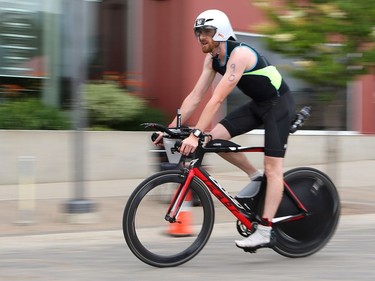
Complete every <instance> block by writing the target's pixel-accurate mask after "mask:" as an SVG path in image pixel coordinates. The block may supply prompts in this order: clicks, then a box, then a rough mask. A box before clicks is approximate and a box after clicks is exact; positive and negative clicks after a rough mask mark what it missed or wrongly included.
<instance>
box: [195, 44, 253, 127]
mask: <svg viewBox="0 0 375 281" xmlns="http://www.w3.org/2000/svg"><path fill="white" fill-rule="evenodd" d="M250 55H251V54H250ZM250 58H251V59H250V60H249V50H248V49H246V48H238V49H236V50H235V52H234V53H233V54H232V56H231V57H230V59H229V61H228V64H227V70H226V72H225V75H224V76H223V78H222V79H221V80H220V82H219V84H218V85H217V87H216V88H215V91H214V93H213V95H212V97H211V99H210V100H209V101H208V103H207V104H206V107H205V108H204V110H203V112H202V114H201V116H200V118H199V121H198V123H197V125H196V128H198V129H200V130H201V131H204V130H205V129H207V128H208V127H209V126H210V124H211V122H212V119H213V117H214V115H215V114H216V113H217V111H218V110H219V108H220V106H221V104H222V103H223V102H224V101H225V99H226V98H227V97H228V95H229V94H230V93H231V92H232V90H233V89H234V87H235V86H236V85H237V83H238V81H239V80H240V79H241V77H242V74H243V72H244V71H245V69H247V68H249V64H250V65H252V64H253V62H252V59H254V60H255V57H254V58H253V57H252V56H250Z"/></svg>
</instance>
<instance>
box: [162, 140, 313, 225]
mask: <svg viewBox="0 0 375 281" xmlns="http://www.w3.org/2000/svg"><path fill="white" fill-rule="evenodd" d="M229 143H231V142H229ZM233 144H234V143H233ZM207 152H264V148H263V147H241V146H238V145H236V144H234V146H225V147H208V148H207V147H201V146H199V147H198V148H197V151H196V152H195V156H196V157H195V158H194V159H193V160H191V162H190V165H189V168H185V170H184V172H185V178H186V180H185V181H184V182H183V183H182V184H181V185H180V187H179V188H178V189H177V192H176V194H175V196H174V197H173V199H172V201H171V204H170V206H169V209H168V211H167V214H166V216H165V219H166V220H167V221H169V222H171V223H172V222H176V221H177V220H176V218H177V217H178V213H179V211H180V208H181V205H182V202H183V201H184V199H185V197H186V196H187V194H188V192H189V185H190V183H191V181H192V180H193V178H194V177H197V178H198V179H200V180H201V181H202V182H203V183H204V184H205V185H206V186H207V188H208V189H209V191H210V192H211V193H212V194H213V195H214V196H215V197H216V198H217V199H218V200H219V201H220V202H221V203H222V204H223V205H224V206H225V207H226V208H227V209H228V210H229V211H230V212H231V213H232V214H233V215H234V216H235V217H236V218H237V219H238V220H239V221H240V222H241V223H242V224H243V225H245V226H246V227H247V229H252V223H253V222H252V221H251V220H250V215H252V214H250V213H249V212H248V211H247V210H245V208H244V207H243V206H242V205H241V204H240V203H239V202H238V201H237V200H236V199H235V198H233V197H232V196H231V195H230V194H229V193H228V192H227V191H226V190H225V189H224V188H223V187H222V186H221V185H220V184H219V182H218V181H217V180H215V179H214V178H213V177H212V176H211V175H210V174H209V173H208V172H207V171H206V170H205V169H204V167H203V166H202V165H201V164H202V160H203V156H204V154H205V153H207ZM284 191H285V192H286V194H288V196H289V197H290V199H291V200H292V202H293V203H294V204H295V205H296V207H297V208H298V210H300V212H299V213H298V214H295V215H288V216H285V217H280V218H275V219H274V220H273V222H274V223H281V222H285V221H291V220H298V219H302V218H304V217H306V216H307V215H308V210H307V209H306V208H305V206H304V205H303V204H302V202H301V201H300V200H299V199H298V197H297V196H296V194H295V193H294V192H293V191H292V189H291V188H290V187H289V186H288V184H287V183H286V182H285V181H284ZM253 215H254V214H253Z"/></svg>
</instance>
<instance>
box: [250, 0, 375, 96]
mask: <svg viewBox="0 0 375 281" xmlns="http://www.w3.org/2000/svg"><path fill="white" fill-rule="evenodd" d="M252 3H254V1H252ZM255 3H256V4H257V5H259V6H261V7H262V8H264V10H265V11H266V12H267V14H268V15H269V17H270V19H271V24H269V25H267V26H263V27H262V28H260V30H258V31H260V32H262V33H265V34H267V35H269V37H268V38H267V41H268V44H269V47H270V48H271V49H272V50H274V51H277V52H280V53H283V54H285V55H287V56H292V57H295V58H297V60H296V62H295V63H294V66H295V67H294V68H293V69H291V72H292V73H293V74H294V75H295V76H296V77H299V78H301V79H303V80H305V81H308V82H310V83H312V84H314V85H317V86H318V87H320V88H321V89H325V88H327V89H344V88H345V87H346V85H347V82H348V81H351V80H353V79H354V78H355V77H356V76H357V75H359V74H363V73H366V72H367V71H368V70H369V69H370V67H371V66H374V65H375V20H374V19H375V5H374V0H310V1H309V0H284V1H272V0H257V1H255ZM330 92H332V91H330ZM325 99H332V97H330V96H329V95H328V96H327V95H325Z"/></svg>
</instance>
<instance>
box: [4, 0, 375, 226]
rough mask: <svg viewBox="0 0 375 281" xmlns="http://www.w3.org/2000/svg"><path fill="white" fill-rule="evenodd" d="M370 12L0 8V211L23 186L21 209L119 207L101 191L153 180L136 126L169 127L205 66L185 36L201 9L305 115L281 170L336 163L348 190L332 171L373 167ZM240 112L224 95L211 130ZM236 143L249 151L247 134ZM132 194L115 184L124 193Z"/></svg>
mask: <svg viewBox="0 0 375 281" xmlns="http://www.w3.org/2000/svg"><path fill="white" fill-rule="evenodd" d="M374 7H375V6H374V5H373V0H361V1H355V0H346V1H338V0H300V1H297V0H296V1H282V0H278V1H271V0H270V1H261V0H235V1H227V0H205V1H200V0H52V1H51V0H0V129H1V131H0V139H1V141H0V155H1V160H0V165H1V169H0V194H3V195H2V196H1V195H0V197H2V198H3V200H4V201H2V202H3V204H5V203H4V202H5V199H9V200H20V199H22V198H23V197H22V196H23V195H22V196H21V197H20V195H19V189H18V188H17V186H18V187H19V186H20V185H22V184H25V183H26V184H36V187H35V188H34V189H33V190H34V191H35V192H34V193H31V194H27V195H25V196H26V197H27V196H28V197H27V198H39V199H50V198H53V199H61V198H63V199H62V200H67V199H69V198H74V197H77V198H81V199H82V198H85V197H90V198H92V197H100V196H101V195H103V196H108V197H110V196H116V195H121V196H122V195H124V194H123V193H121V192H122V191H120V189H118V187H117V186H118V182H117V183H114V182H113V181H119V180H133V179H141V178H144V177H146V176H148V175H149V174H150V173H151V172H152V171H154V170H157V161H158V160H157V153H154V154H152V153H149V149H150V141H149V135H150V133H149V132H142V128H141V127H140V126H139V124H140V123H142V122H161V123H164V124H168V122H170V120H171V119H172V118H173V117H174V115H175V114H176V110H177V107H178V106H179V105H180V104H181V102H182V100H183V99H184V97H185V96H186V95H187V94H188V93H189V92H190V90H191V89H192V87H193V86H194V84H195V82H196V80H197V79H198V77H199V75H200V71H201V67H202V61H203V58H204V55H203V54H202V53H201V51H200V47H199V44H198V43H196V39H195V37H194V34H193V23H194V20H195V18H196V16H197V15H198V14H199V13H200V12H202V11H203V10H206V9H211V8H216V9H220V10H223V11H224V12H226V14H227V15H228V17H229V18H230V20H231V22H232V25H233V28H234V30H235V32H236V34H237V36H238V40H240V41H244V42H247V43H249V44H251V45H253V46H254V47H256V48H257V49H258V50H259V51H260V52H261V53H263V54H264V55H265V56H266V57H267V58H268V59H269V60H270V61H271V62H272V63H273V64H274V65H276V66H277V67H278V69H279V70H280V71H281V72H282V74H283V76H284V77H285V79H286V80H287V82H288V83H289V85H290V87H291V89H292V92H293V93H294V96H295V99H296V102H297V108H302V107H303V106H304V105H310V106H312V108H313V115H312V117H311V118H310V119H309V121H308V122H307V123H306V124H305V126H304V127H303V130H302V132H299V133H297V135H296V137H294V136H293V138H291V145H290V147H291V149H290V153H289V155H288V156H287V161H289V162H287V165H288V166H296V165H307V164H309V165H325V164H327V163H335V164H334V165H333V166H332V165H331V166H330V167H334V169H331V170H329V169H328V168H327V169H328V170H329V173H330V175H331V176H333V177H336V178H337V180H338V181H339V185H341V186H350V185H352V184H353V183H352V182H350V181H349V182H348V181H347V178H345V179H343V177H342V174H343V172H342V171H341V170H337V169H338V168H337V167H339V165H338V163H340V162H345V163H348V162H351V163H352V165H354V167H356V166H355V165H356V164H358V162H359V161H366V169H367V167H371V166H372V165H373V164H374V162H373V160H374V159H375V147H374V143H375V139H374V134H375V43H374V42H375V23H374V18H375V8H374ZM214 86H215V85H213V87H212V88H211V89H210V90H209V91H212V89H213V88H214ZM208 96H209V95H208ZM247 99H248V98H247V97H245V96H244V95H241V94H240V93H239V92H238V90H237V89H235V90H234V91H233V93H232V94H231V95H230V96H229V98H228V100H227V102H226V103H225V104H224V105H223V107H222V109H221V110H220V112H219V114H218V115H217V116H216V120H215V121H217V120H219V119H220V118H221V117H223V116H224V115H225V114H226V113H227V112H228V111H231V110H232V109H233V108H234V107H236V106H237V105H239V104H242V103H243V102H245V101H246V100H247ZM202 104H204V103H202ZM201 109H202V108H200V110H201ZM198 117H199V112H197V113H196V114H195V115H194V116H193V117H192V118H191V119H190V120H189V122H188V124H187V125H194V124H195V122H196V120H197V118H198ZM240 140H241V144H244V145H245V144H252V142H253V143H254V145H262V137H261V135H259V134H257V133H255V134H254V135H247V136H244V137H243V138H241V139H240ZM134 159H136V161H135V160H134ZM259 159H261V158H259ZM209 161H211V162H210V163H211V164H212V165H213V166H215V165H216V166H217V167H218V170H219V171H222V172H223V171H228V169H230V168H229V167H228V166H225V164H224V163H222V162H220V160H218V159H217V158H213V159H212V160H209ZM256 161H258V162H257V163H258V164H259V165H261V164H262V161H261V160H256ZM154 162H155V163H156V164H155V165H156V166H155V165H154V166H152V165H150V163H154ZM260 167H261V166H260ZM350 167H352V166H350ZM323 168H324V167H323ZM348 169H349V168H348ZM359 169H360V170H361V171H362V170H363V169H364V168H359ZM350 170H353V168H350ZM357 176H358V175H357ZM350 179H353V176H352V175H351V176H350ZM364 180H365V181H366V186H369V185H372V186H373V183H369V179H368V178H365V179H364ZM77 182H79V183H81V185H78V186H77V185H76V184H77ZM135 182H137V181H136V180H135V181H134V182H131V183H129V182H127V183H126V184H125V183H121V185H124V184H125V185H129V186H126V188H127V189H129V190H132V189H133V188H134V187H135ZM83 183H85V187H84V186H83ZM123 188H125V187H124V186H123ZM74 190H75V191H77V190H78V191H79V192H73V191H74ZM103 190H106V192H104V193H103ZM122 190H124V189H122ZM83 191H84V192H83ZM58 202H60V201H58ZM8 221H9V219H8Z"/></svg>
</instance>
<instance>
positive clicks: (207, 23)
mask: <svg viewBox="0 0 375 281" xmlns="http://www.w3.org/2000/svg"><path fill="white" fill-rule="evenodd" d="M202 28H208V29H215V30H216V32H215V34H214V36H213V37H212V39H213V40H214V41H218V42H220V41H227V40H237V38H236V35H234V32H233V29H232V25H231V24H230V21H229V19H228V17H227V15H226V14H224V13H223V12H222V11H219V10H207V11H204V12H202V13H201V14H200V15H199V16H198V17H197V19H196V20H195V23H194V32H195V33H196V34H197V33H198V34H199V30H200V29H202Z"/></svg>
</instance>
